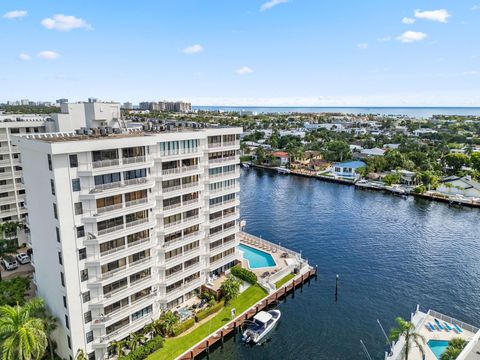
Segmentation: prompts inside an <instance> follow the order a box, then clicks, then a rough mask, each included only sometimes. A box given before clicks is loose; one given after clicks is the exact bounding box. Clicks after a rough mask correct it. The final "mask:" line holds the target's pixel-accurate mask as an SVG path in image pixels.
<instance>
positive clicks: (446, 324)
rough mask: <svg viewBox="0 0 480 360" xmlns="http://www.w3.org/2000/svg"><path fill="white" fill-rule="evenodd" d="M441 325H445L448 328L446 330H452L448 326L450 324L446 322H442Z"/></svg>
mask: <svg viewBox="0 0 480 360" xmlns="http://www.w3.org/2000/svg"><path fill="white" fill-rule="evenodd" d="M443 325H445V328H446V329H447V330H448V331H452V330H453V329H452V328H451V327H450V325H448V323H447V322H445V321H444V322H443Z"/></svg>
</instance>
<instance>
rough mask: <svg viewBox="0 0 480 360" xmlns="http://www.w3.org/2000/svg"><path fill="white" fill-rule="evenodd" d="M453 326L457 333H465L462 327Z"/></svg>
mask: <svg viewBox="0 0 480 360" xmlns="http://www.w3.org/2000/svg"><path fill="white" fill-rule="evenodd" d="M452 325H453V326H454V327H455V330H457V332H458V333H459V334H460V333H462V332H463V330H462V328H461V327H460V326H458V325H457V324H453V323H452Z"/></svg>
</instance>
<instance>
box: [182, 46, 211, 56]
mask: <svg viewBox="0 0 480 360" xmlns="http://www.w3.org/2000/svg"><path fill="white" fill-rule="evenodd" d="M203 50H205V49H204V48H203V46H202V45H200V44H195V45H192V46H187V47H186V48H185V49H183V50H182V52H183V53H184V54H188V55H191V54H198V53H201V52H203Z"/></svg>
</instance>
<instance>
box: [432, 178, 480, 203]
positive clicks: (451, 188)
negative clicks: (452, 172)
mask: <svg viewBox="0 0 480 360" xmlns="http://www.w3.org/2000/svg"><path fill="white" fill-rule="evenodd" d="M437 192H439V193H442V194H445V195H462V196H464V197H469V198H473V197H475V198H480V183H479V182H478V181H475V180H472V178H471V177H470V176H464V177H458V176H448V177H446V178H443V179H442V181H441V183H440V185H439V186H438V187H437Z"/></svg>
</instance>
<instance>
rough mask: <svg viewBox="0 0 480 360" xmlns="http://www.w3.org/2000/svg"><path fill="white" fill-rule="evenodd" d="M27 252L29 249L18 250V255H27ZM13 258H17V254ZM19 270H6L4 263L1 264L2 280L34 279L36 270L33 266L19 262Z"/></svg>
mask: <svg viewBox="0 0 480 360" xmlns="http://www.w3.org/2000/svg"><path fill="white" fill-rule="evenodd" d="M26 252H27V249H25V248H22V249H19V250H17V253H19V254H20V253H26ZM11 256H15V254H12V255H11ZM17 263H18V268H16V269H15V270H6V269H5V266H4V265H3V262H2V264H1V267H2V279H3V280H9V279H13V278H15V277H32V274H33V271H34V268H33V266H32V264H30V263H28V264H24V265H22V264H20V262H18V261H17Z"/></svg>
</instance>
